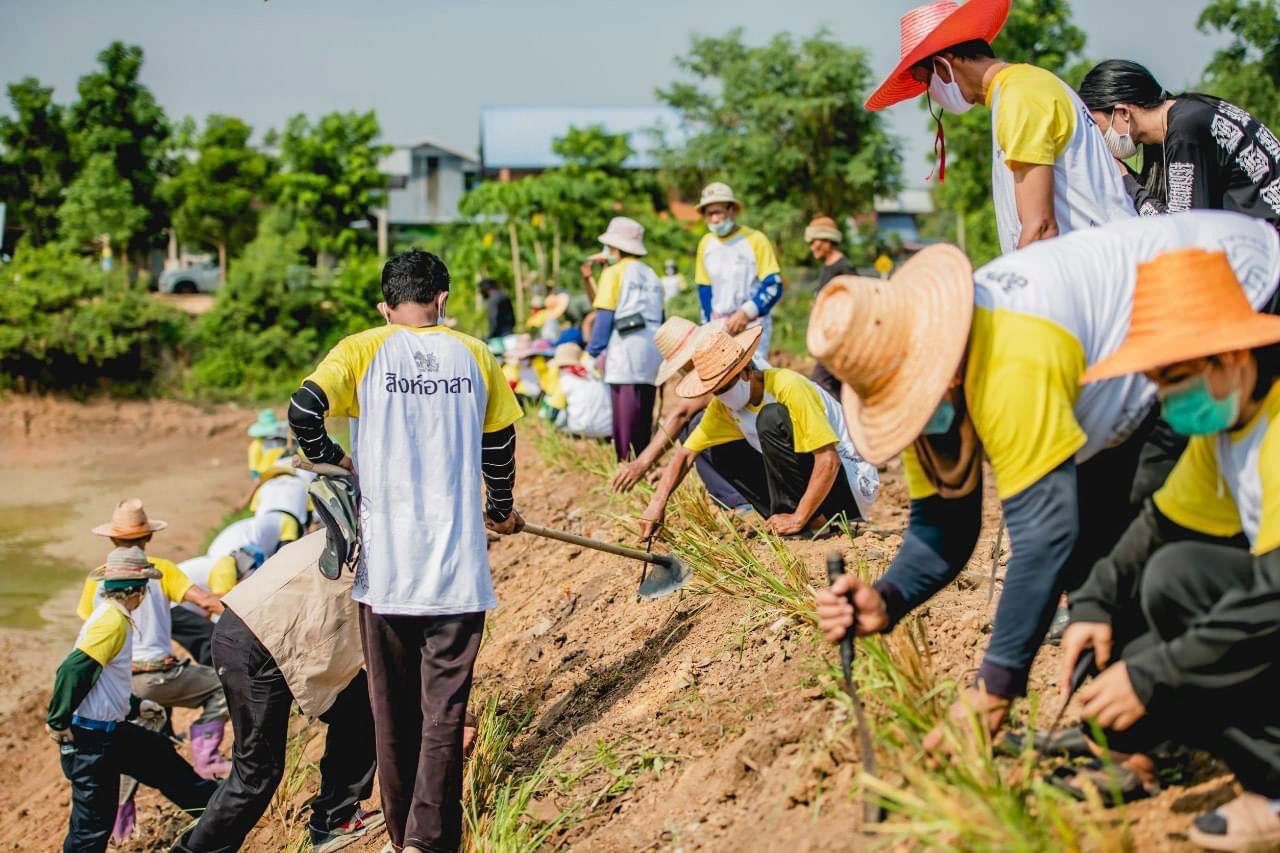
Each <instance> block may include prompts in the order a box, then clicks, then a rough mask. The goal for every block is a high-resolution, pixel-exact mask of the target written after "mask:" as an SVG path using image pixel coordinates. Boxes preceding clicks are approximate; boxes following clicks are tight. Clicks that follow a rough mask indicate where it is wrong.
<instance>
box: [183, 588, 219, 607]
mask: <svg viewBox="0 0 1280 853" xmlns="http://www.w3.org/2000/svg"><path fill="white" fill-rule="evenodd" d="M182 600H183V601H190V602H191V603H192V604H194V605H195V606H196V607H199V608H202V609H204V610H207V611H208V612H210V613H221V612H222V599H220V598H218V596H216V595H214V594H213V593H211V592H209V591H208V590H204V589H201V588H200V587H198V586H196V585H195V584H192V585H191V586H190V587H189V588H188V589H187V591H186V592H185V593H183V594H182Z"/></svg>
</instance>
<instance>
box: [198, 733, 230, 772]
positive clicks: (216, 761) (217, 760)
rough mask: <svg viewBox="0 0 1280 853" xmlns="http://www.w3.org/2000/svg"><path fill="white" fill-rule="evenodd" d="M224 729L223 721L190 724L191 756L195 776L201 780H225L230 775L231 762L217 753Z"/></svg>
mask: <svg viewBox="0 0 1280 853" xmlns="http://www.w3.org/2000/svg"><path fill="white" fill-rule="evenodd" d="M225 727H226V721H225V720H211V721H210V722H207V723H192V724H191V755H192V757H194V758H195V770H196V775H197V776H199V777H200V778H202V779H225V778H226V777H227V776H228V775H229V774H230V773H231V762H230V761H227V760H226V759H225V758H223V757H222V755H221V754H220V753H219V752H218V747H219V746H221V745H222V732H223V729H224V728H225Z"/></svg>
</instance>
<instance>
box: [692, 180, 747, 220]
mask: <svg viewBox="0 0 1280 853" xmlns="http://www.w3.org/2000/svg"><path fill="white" fill-rule="evenodd" d="M709 204H736V205H737V206H738V207H739V208H741V207H742V202H740V201H738V199H737V197H736V196H734V194H733V188H732V187H730V186H729V185H728V184H726V183H724V182H722V181H715V182H714V183H710V184H707V185H706V186H705V187H703V188H702V195H701V197H699V199H698V212H699V213H701V212H702V208H704V207H706V206H707V205H709Z"/></svg>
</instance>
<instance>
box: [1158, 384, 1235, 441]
mask: <svg viewBox="0 0 1280 853" xmlns="http://www.w3.org/2000/svg"><path fill="white" fill-rule="evenodd" d="M1160 414H1161V416H1162V417H1163V418H1164V419H1165V422H1166V423H1168V424H1169V426H1170V427H1171V428H1172V429H1173V431H1174V432H1176V433H1177V434H1178V435H1185V436H1193V435H1212V434H1213V433H1217V432H1226V431H1227V430H1229V429H1231V427H1232V426H1233V425H1235V422H1236V421H1237V420H1239V418H1240V391H1239V390H1236V391H1232V392H1231V393H1230V394H1228V395H1227V397H1226V398H1225V399H1222V400H1219V399H1217V398H1216V397H1214V396H1213V392H1212V391H1210V390H1209V380H1208V378H1207V377H1205V376H1203V375H1202V376H1198V377H1196V378H1195V379H1194V380H1193V381H1191V382H1189V383H1187V384H1186V385H1185V386H1184V387H1182V388H1179V389H1177V390H1176V391H1171V392H1169V393H1168V394H1166V395H1165V396H1164V398H1163V399H1161V401H1160Z"/></svg>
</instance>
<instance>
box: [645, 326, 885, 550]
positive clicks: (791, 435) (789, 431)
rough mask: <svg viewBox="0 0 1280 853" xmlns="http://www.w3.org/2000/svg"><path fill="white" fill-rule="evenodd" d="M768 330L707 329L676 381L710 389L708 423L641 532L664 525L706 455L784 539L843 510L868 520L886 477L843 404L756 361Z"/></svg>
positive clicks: (686, 449) (689, 391)
mask: <svg viewBox="0 0 1280 853" xmlns="http://www.w3.org/2000/svg"><path fill="white" fill-rule="evenodd" d="M762 334H763V329H761V328H760V327H759V326H756V327H753V328H749V329H747V330H746V331H745V332H740V333H739V334H737V335H730V334H729V333H728V332H725V331H723V330H720V331H716V332H713V333H712V334H710V335H708V336H707V337H706V339H705V340H704V341H703V342H702V344H701V345H700V346H699V347H698V348H697V349H696V350H695V351H694V354H693V370H692V371H690V373H689V374H688V375H687V376H685V378H684V379H682V380H681V381H680V384H679V385H677V386H676V393H677V394H679V395H680V396H681V397H684V398H686V399H693V398H696V397H702V396H703V395H711V396H712V397H713V398H714V399H712V400H711V402H710V403H709V404H708V405H707V410H706V412H705V414H704V415H703V418H702V422H701V423H699V424H698V426H697V428H696V429H694V431H693V432H692V433H691V434H690V436H689V438H688V439H686V440H685V442H684V445H683V446H682V447H680V448H678V449H677V450H676V452H675V455H674V456H672V458H671V462H670V463H668V465H667V470H666V471H665V472H664V473H663V475H662V481H661V482H660V483H659V484H658V488H657V490H656V491H655V492H654V495H653V499H652V500H651V501H650V502H649V506H648V507H647V508H646V509H645V511H644V515H643V520H644V524H643V527H642V531H641V533H642V535H643V536H644V537H645V538H646V539H648V538H651V537H653V536H654V535H655V534H656V533H657V532H658V530H659V528H661V526H662V522H663V519H664V517H665V515H666V506H667V501H668V499H669V498H670V497H671V493H672V492H674V491H675V490H676V488H677V487H679V485H680V483H681V482H682V481H683V480H684V478H685V475H686V474H688V473H689V469H690V468H692V467H693V464H694V460H695V459H697V458H698V456H699V455H701V454H711V455H713V456H714V457H715V461H714V463H713V464H714V466H715V468H716V470H717V471H719V472H721V473H722V474H724V475H725V478H726V479H727V480H728V481H729V482H730V483H731V484H732V485H733V487H734V488H735V489H737V490H738V491H739V492H740V493H741V494H742V495H743V496H744V497H745V498H746V499H747V500H749V501H750V502H751V505H752V506H754V507H755V509H756V511H757V512H759V513H760V515H761V517H763V518H764V519H766V523H767V524H768V526H769V529H770V530H772V531H773V532H774V533H777V534H779V535H783V536H794V535H799V534H802V533H806V532H817V531H819V530H821V529H822V528H823V527H825V526H827V525H828V524H830V523H831V522H834V521H835V520H836V519H837V518H838V517H839V516H844V517H845V518H847V519H849V520H851V521H852V520H855V519H858V518H863V517H865V516H866V514H867V510H868V509H869V508H870V506H871V504H872V503H873V502H874V501H875V498H876V494H877V492H878V491H879V488H880V477H879V474H878V473H877V472H876V468H875V466H874V465H869V464H867V463H866V462H864V461H863V460H862V458H861V457H860V456H858V453H857V451H856V450H854V447H853V442H852V440H851V439H850V437H849V432H848V430H847V429H846V428H845V423H844V416H843V414H842V413H841V411H840V404H839V403H837V402H836V401H835V400H834V399H833V398H832V397H831V395H829V394H827V393H826V392H825V391H823V390H822V389H821V388H819V387H818V386H817V385H815V384H813V382H812V381H811V380H809V379H806V378H805V377H803V376H801V375H800V374H799V373H796V372H795V371H793V370H785V369H781V368H769V369H767V370H761V369H759V368H758V367H756V366H755V365H754V364H753V363H752V360H751V359H752V356H753V355H754V354H755V351H756V347H757V346H758V345H759V343H760V337H761V335H762Z"/></svg>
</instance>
